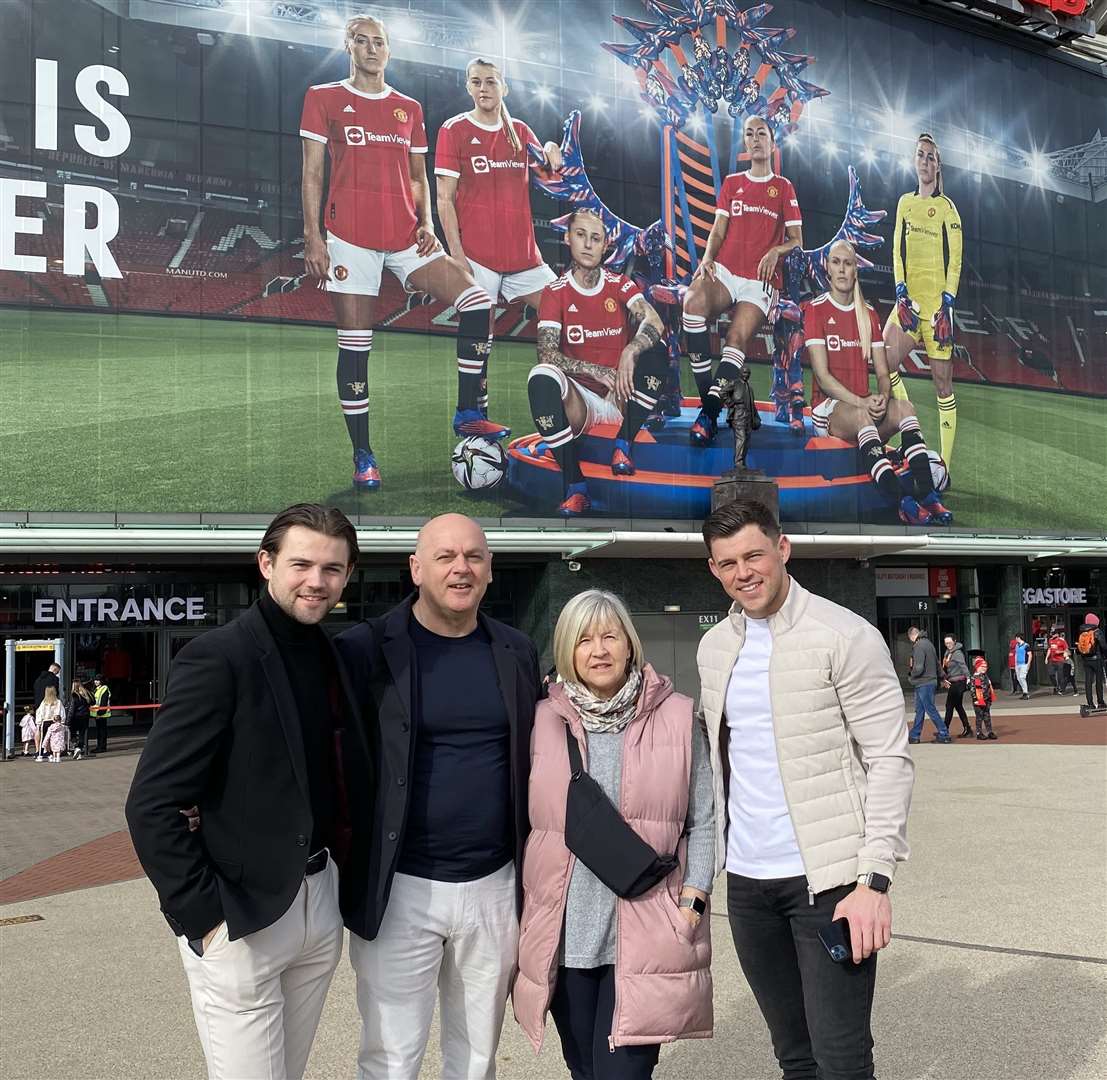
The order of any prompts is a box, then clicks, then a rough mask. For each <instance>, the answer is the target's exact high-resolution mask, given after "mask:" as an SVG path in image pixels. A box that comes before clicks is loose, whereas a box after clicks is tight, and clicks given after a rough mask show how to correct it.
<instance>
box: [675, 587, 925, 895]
mask: <svg viewBox="0 0 1107 1080" xmlns="http://www.w3.org/2000/svg"><path fill="white" fill-rule="evenodd" d="M769 630H770V632H771V633H772V637H773V652H772V659H771V660H770V662H769V693H770V696H771V698H772V713H773V726H774V729H775V734H776V746H777V754H778V757H779V759H780V774H781V777H782V779H783V782H784V795H785V799H786V800H787V802H788V809H789V812H790V814H791V816H792V825H793V826H794V828H795V830H796V838H797V840H798V842H799V848H800V854H801V856H802V857H803V865H804V867H805V869H806V872H807V885H808V889H809V891H810V892H811V893H821V892H824V891H825V890H827V889H832V888H835V887H836V886H838V885H846V884H849V883H851V882H854V881H856V880H857V877H858V875H860V874H867V873H873V872H875V873H879V874H884V875H886V876H887V877H889V878H891V877H893V876H894V875H895V872H896V864H897V863H898V862H900V861H902V860H904V859H906V858H907V811H908V808H909V807H910V805H911V787H912V785H913V783H914V772H915V766H914V762H913V761H912V759H911V754H910V752H909V751H908V747H907V725H906V723H905V722H904V718H903V693H902V691H901V690H900V686H899V680H898V679H897V678H896V673H895V670H894V669H893V667H892V659H891V657H890V656H889V654H888V647H887V646H886V645H885V644H884V640H883V638H881V636H880V634H879V632H878V631H877V629H876V628H875V627H874V626H873V625H872V624H871V623H868V622H866V621H865V620H864V619H863V618H861V616H860V615H856V614H854V612H852V611H850V610H849V609H847V608H844V607H841V606H839V605H838V604H835V603H832V602H831V601H830V600H826V599H824V598H823V597H821V596H815V595H814V594H813V593H810V592H808V591H807V590H806V589H805V588H803V586H801V585H800V584H799V583H798V582H797V581H796V580H795V579H794V578H790V579H789V584H788V595H787V597H786V599H785V601H784V605H783V606H782V607H781V609H780V610H779V611H778V612H777V613H776V614H775V615H773V616H771V617H770V618H769ZM745 633H746V621H745V616H744V614H743V613H742V610H741V608H740V607H739V606H738V605H737V604H734V605H733V606H732V607H731V610H730V615H729V616H728V617H727V618H726V619H724V620H723V621H721V622H719V623H717V624H716V625H715V626H713V627H712V628H711V629H710V630H709V631H708V632H707V633H706V634H704V636H703V639H702V640H701V641H700V647H699V652H698V655H697V659H698V662H699V669H700V684H701V692H702V697H701V699H700V707H701V710H702V713H703V718H704V722H705V723H706V725H707V734H708V739H709V741H710V744H711V764H712V768H713V770H714V774H715V805H716V806H717V807H719V808H720V813H719V814H718V822H719V825H718V834H717V837H716V847H715V851H716V864H717V865H716V869H717V870H721V869H722V868H723V865H724V864H725V861H726V827H727V816H726V807H727V787H728V783H729V778H730V759H729V753H728V748H727V742H728V735H729V729H728V727H727V724H726V717H725V716H724V715H723V713H724V710H725V708H726V692H727V685H728V683H729V682H730V673H731V670H732V669H733V667H734V662H735V661H736V660H737V659H738V655H739V653H740V652H741V651H742V642H743V641H744V640H745Z"/></svg>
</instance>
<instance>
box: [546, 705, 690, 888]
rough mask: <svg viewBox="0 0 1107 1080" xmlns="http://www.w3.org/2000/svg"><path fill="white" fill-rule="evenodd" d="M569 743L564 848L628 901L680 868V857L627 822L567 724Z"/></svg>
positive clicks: (567, 743) (567, 741) (567, 740)
mask: <svg viewBox="0 0 1107 1080" xmlns="http://www.w3.org/2000/svg"><path fill="white" fill-rule="evenodd" d="M565 742H566V745H567V746H568V748H569V770H570V773H569V793H568V795H567V796H566V798H565V846H566V847H567V848H568V849H569V850H570V851H571V852H572V853H573V854H574V855H575V856H576V857H577V858H578V859H580V861H581V862H582V863H584V865H585V866H587V867H588V869H589V870H591V871H592V873H593V874H595V875H596V877H598V878H599V879H600V881H602V882H603V883H604V884H605V885H606V886H607V887H608V888H609V889H610V890H611V891H612V892H613V893H614V894H615V895H616V896H621V897H622V898H623V899H624V900H630V899H633V898H634V897H636V896H641V895H642V894H643V893H645V892H649V890H650V889H652V888H653V887H654V886H655V885H656V884H657V883H658V882H659V881H661V880H663V879H664V878H667V877H668V876H669V875H670V874H671V873H672V872H673V871H674V870H675V869H676V868H677V866H678V865H679V863H678V861H677V857H676V855H658V854H657V852H656V851H654V849H653V848H652V847H650V845H649V844H647V843H646V841H645V840H643V839H642V837H640V836H639V835H638V834H637V833H636V832H635V831H634V830H633V829H632V828H631V827H630V826H629V825H628V824H627V823H626V820H625V819H624V818H623V815H622V814H620V813H619V811H618V810H617V809H616V808H615V806H614V805H613V804H612V802H611V800H610V799H609V798H608V797H607V796H606V795H605V794H604V791H603V788H601V787H600V785H599V784H597V783H596V781H595V780H594V779H593V778H592V777H591V776H589V775H588V773H586V772H585V771H584V762H583V761H582V760H581V756H580V747H579V746H577V740H576V738H575V737H574V736H573V733H572V731H571V730H570V729H569V725H568V724H566V725H565Z"/></svg>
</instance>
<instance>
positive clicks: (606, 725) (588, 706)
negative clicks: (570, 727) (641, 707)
mask: <svg viewBox="0 0 1107 1080" xmlns="http://www.w3.org/2000/svg"><path fill="white" fill-rule="evenodd" d="M561 688H562V689H563V690H564V691H565V696H566V697H567V698H568V699H569V701H570V702H571V703H572V705H573V708H575V709H576V710H577V712H578V713H580V722H581V723H582V724H583V725H584V730H585V731H590V732H592V733H593V734H597V735H598V734H604V733H616V732H620V731H622V730H623V728H625V727H626V726H627V724H629V723H630V722H631V720H633V719H634V714H635V712H636V711H637V709H638V692H639V690H640V689H641V688H642V675H641V673H640V672H638V671H634V670H632V671H631V673H630V674H629V675H628V676H627V681H626V682H625V683H623V686H622V689H621V690H620V691H619V692H618V693H617V694H616V695H615V696H614V697H611V698H608V699H607V700H606V701H604V700H603V699H602V698H598V697H596V695H595V694H593V693H592V691H591V690H589V689H588V688H587V687H586V686H582V685H581V684H580V683H576V682H564V683H562V684H561Z"/></svg>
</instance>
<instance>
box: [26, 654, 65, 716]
mask: <svg viewBox="0 0 1107 1080" xmlns="http://www.w3.org/2000/svg"><path fill="white" fill-rule="evenodd" d="M60 675H61V667H60V666H59V665H57V664H51V665H50V666H49V667H48V668H46V669H45V670H44V671H40V672H39V673H38V674H37V675H36V676H35V681H34V685H33V686H32V688H31V693H32V694H33V695H34V703H33V704H32V706H31V707H32V708H33V709H36V710H37V709H38V707H39V706H40V705H41V704H42V699H43V698H44V697H45V696H46V690H47V688H49V687H53V690H54V693H56V694H57V695H58V698H59V699H60V698H61V681H60V678H59V677H60Z"/></svg>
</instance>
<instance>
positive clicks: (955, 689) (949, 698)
mask: <svg viewBox="0 0 1107 1080" xmlns="http://www.w3.org/2000/svg"><path fill="white" fill-rule="evenodd" d="M968 686H969V684H968V682H967V681H966V680H965V679H951V680H950V684H949V689H948V690H947V691H946V730H949V722H950V721H951V720H952V719H953V713H954V711H955V710H956V712H957V715H958V716H959V717H960V718H961V730H962V731H971V730H972V724H970V723H969V718H968V717H967V716H966V715H965V702H964V701H963V700H962V699H963V698H964V696H965V691H966V690H967V689H968Z"/></svg>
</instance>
